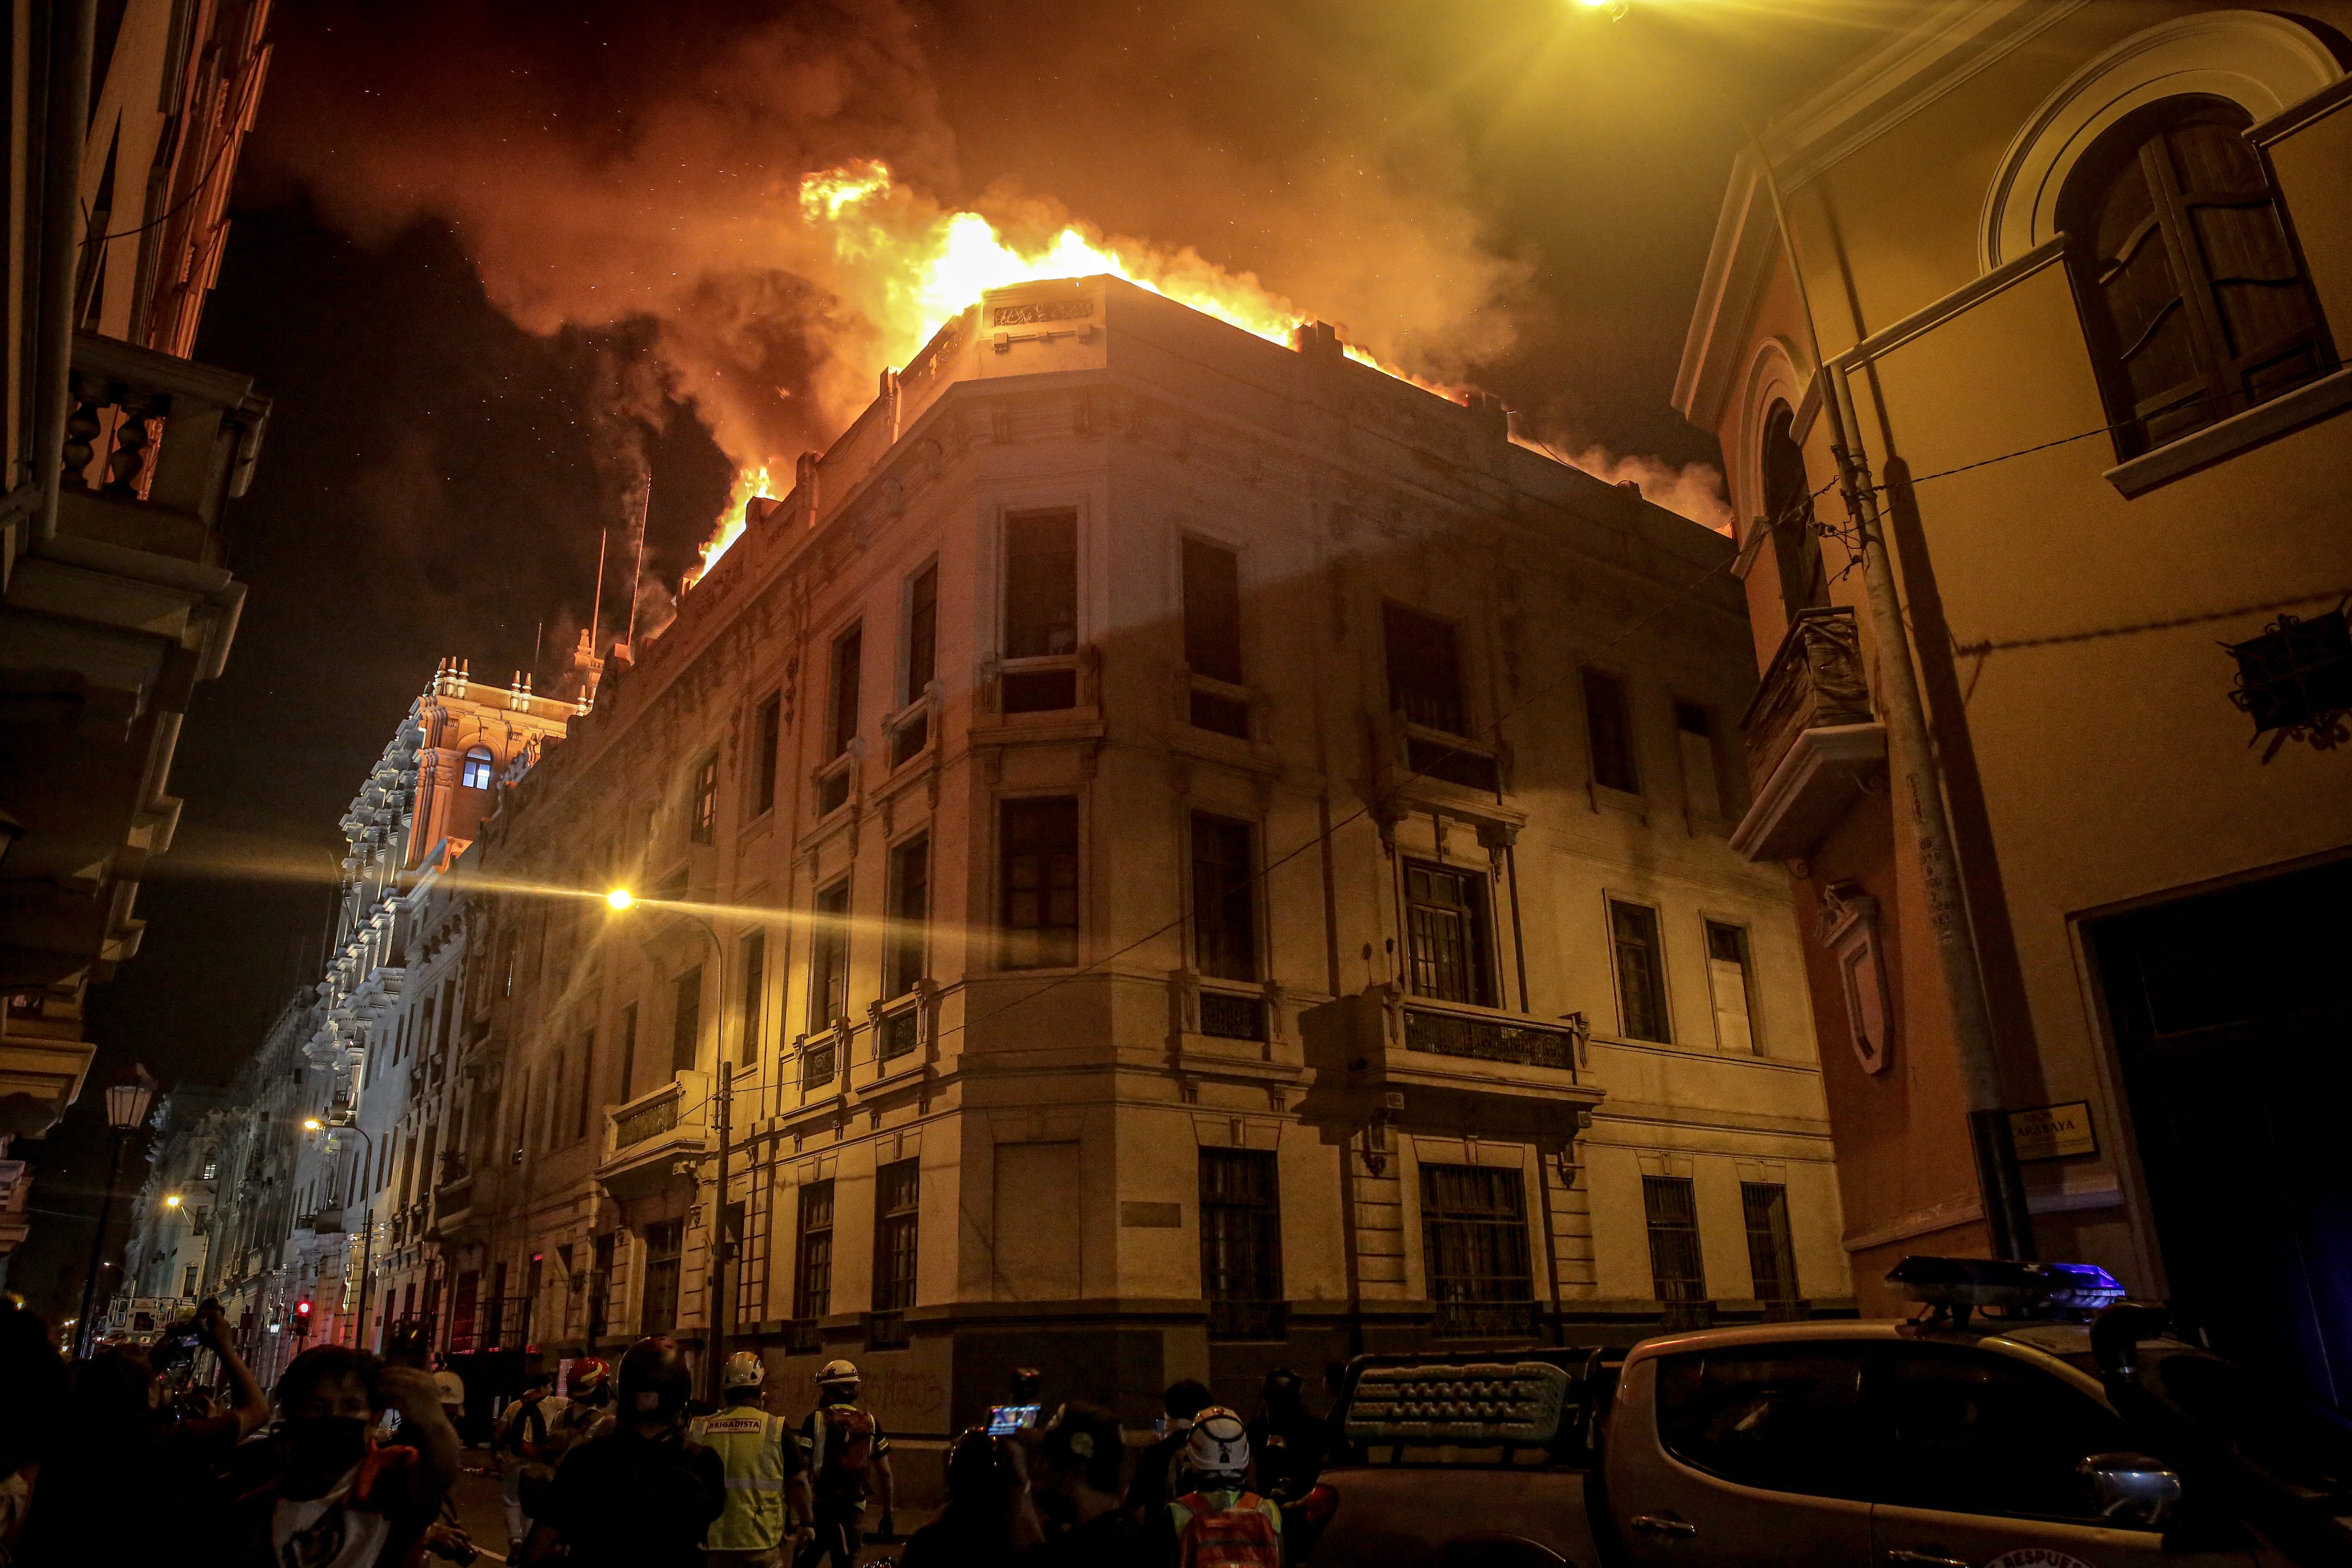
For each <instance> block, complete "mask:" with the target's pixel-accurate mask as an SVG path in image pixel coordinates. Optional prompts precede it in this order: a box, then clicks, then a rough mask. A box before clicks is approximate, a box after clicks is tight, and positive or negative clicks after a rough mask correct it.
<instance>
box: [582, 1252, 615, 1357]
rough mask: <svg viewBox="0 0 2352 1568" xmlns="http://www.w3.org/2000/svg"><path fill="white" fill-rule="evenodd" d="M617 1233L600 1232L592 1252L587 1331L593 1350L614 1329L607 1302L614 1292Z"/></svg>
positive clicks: (589, 1269) (589, 1270)
mask: <svg viewBox="0 0 2352 1568" xmlns="http://www.w3.org/2000/svg"><path fill="white" fill-rule="evenodd" d="M616 1234H617V1233H615V1232H614V1231H609V1230H607V1231H600V1232H598V1233H597V1236H596V1239H595V1242H594V1244H593V1250H592V1252H591V1253H590V1259H591V1261H590V1263H589V1265H588V1322H587V1333H588V1343H589V1348H590V1349H591V1350H592V1351H593V1349H594V1348H595V1342H597V1341H598V1340H601V1339H603V1338H604V1336H605V1335H606V1334H607V1333H609V1332H611V1331H612V1323H611V1321H610V1319H609V1317H608V1315H607V1310H608V1309H607V1303H609V1302H610V1301H611V1300H612V1294H613V1252H614V1247H613V1242H614V1236H615V1235H616Z"/></svg>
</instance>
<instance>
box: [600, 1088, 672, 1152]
mask: <svg viewBox="0 0 2352 1568" xmlns="http://www.w3.org/2000/svg"><path fill="white" fill-rule="evenodd" d="M679 1098H680V1097H679V1096H677V1095H676V1094H669V1095H665V1096H663V1097H662V1098H661V1099H659V1100H655V1101H654V1102H653V1103H651V1104H650V1105H640V1106H638V1107H637V1108H636V1109H635V1110H627V1111H624V1112H623V1113H621V1114H620V1115H618V1116H615V1117H614V1118H613V1152H614V1153H616V1154H617V1153H619V1152H621V1151H622V1150H624V1149H626V1148H629V1147H631V1146H632V1145H634V1144H638V1143H642V1142H645V1141H646V1139H648V1138H658V1137H660V1136H661V1135H662V1134H663V1133H665V1132H667V1131H671V1130H672V1129H674V1128H676V1127H677V1112H678V1100H679Z"/></svg>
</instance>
